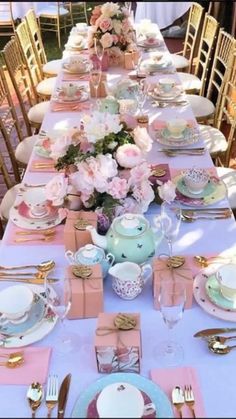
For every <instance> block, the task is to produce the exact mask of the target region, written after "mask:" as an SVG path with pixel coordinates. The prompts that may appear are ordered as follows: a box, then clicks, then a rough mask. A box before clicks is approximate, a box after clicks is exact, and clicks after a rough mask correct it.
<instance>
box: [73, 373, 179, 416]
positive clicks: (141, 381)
mask: <svg viewBox="0 0 236 419" xmlns="http://www.w3.org/2000/svg"><path fill="white" fill-rule="evenodd" d="M116 382H126V383H130V384H133V385H134V386H135V387H137V388H138V389H139V390H140V391H144V392H145V393H146V394H147V395H148V396H149V397H150V399H151V400H152V402H153V403H154V404H155V406H156V417H158V418H173V417H174V414H173V410H172V406H171V403H170V401H169V399H168V397H167V395H166V394H165V393H164V391H163V390H162V389H161V388H160V387H159V386H158V385H157V384H154V383H153V382H152V381H151V380H148V379H147V378H145V377H143V376H142V375H139V374H135V373H128V372H127V373H119V372H117V373H114V374H109V375H106V376H104V377H102V378H100V379H99V380H97V381H95V382H93V383H92V384H90V385H89V386H88V387H87V388H86V389H85V390H84V391H83V392H82V393H81V395H80V396H79V398H78V399H77V401H76V403H75V405H74V408H73V411H72V416H71V417H72V418H86V416H87V409H88V406H89V404H90V402H91V401H92V400H93V399H94V397H95V396H96V394H97V393H99V392H100V391H101V390H102V389H103V388H104V387H105V386H107V385H108V384H112V383H116Z"/></svg>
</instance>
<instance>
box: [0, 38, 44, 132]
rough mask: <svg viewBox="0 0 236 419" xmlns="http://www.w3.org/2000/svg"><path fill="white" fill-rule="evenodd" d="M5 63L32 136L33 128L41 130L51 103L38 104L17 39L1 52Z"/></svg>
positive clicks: (11, 41)
mask: <svg viewBox="0 0 236 419" xmlns="http://www.w3.org/2000/svg"><path fill="white" fill-rule="evenodd" d="M1 56H2V60H3V63H4V64H5V65H6V68H7V70H8V73H9V76H10V79H11V82H12V84H13V87H14V90H15V92H16V95H17V99H18V102H19V106H20V109H21V112H22V115H23V118H24V122H25V125H26V129H27V135H29V136H30V135H32V130H31V127H32V128H34V129H35V130H37V131H38V130H39V128H40V126H41V124H42V121H43V118H44V115H45V113H46V112H47V111H48V109H49V106H50V102H49V101H45V102H41V103H38V97H37V95H36V93H35V88H34V85H33V81H32V76H31V73H30V72H29V71H28V66H27V63H26V61H25V59H24V57H23V55H22V52H21V49H20V46H19V43H18V41H17V39H16V37H13V38H12V39H11V40H10V41H9V42H8V43H7V44H6V45H5V47H4V49H3V50H2V51H1Z"/></svg>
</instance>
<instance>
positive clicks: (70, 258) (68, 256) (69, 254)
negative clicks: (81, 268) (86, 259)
mask: <svg viewBox="0 0 236 419" xmlns="http://www.w3.org/2000/svg"><path fill="white" fill-rule="evenodd" d="M65 257H66V259H67V260H68V262H69V264H70V265H74V264H75V259H74V253H73V252H72V251H71V250H67V251H66V252H65Z"/></svg>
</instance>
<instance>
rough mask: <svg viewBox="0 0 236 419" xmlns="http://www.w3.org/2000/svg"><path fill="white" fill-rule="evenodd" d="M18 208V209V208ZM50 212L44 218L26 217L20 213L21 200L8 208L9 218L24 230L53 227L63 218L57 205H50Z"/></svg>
mask: <svg viewBox="0 0 236 419" xmlns="http://www.w3.org/2000/svg"><path fill="white" fill-rule="evenodd" d="M19 208H20V210H19ZM50 208H51V209H50V212H49V213H48V214H47V216H46V217H44V218H32V217H29V218H27V216H25V215H26V213H25V212H24V211H23V213H24V214H25V215H21V214H22V201H21V202H19V204H16V205H14V206H13V207H11V209H10V213H9V219H10V220H11V221H12V222H13V223H14V224H15V225H16V226H17V227H20V228H23V229H26V230H45V229H47V228H48V227H54V226H57V225H58V224H60V223H61V222H62V220H63V218H62V217H61V216H60V212H59V210H58V208H57V207H52V206H50Z"/></svg>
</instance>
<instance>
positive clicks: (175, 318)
mask: <svg viewBox="0 0 236 419" xmlns="http://www.w3.org/2000/svg"><path fill="white" fill-rule="evenodd" d="M185 301H186V288H185V284H184V281H183V280H181V279H177V278H174V277H172V278H171V279H165V278H163V279H162V281H161V285H160V291H159V295H158V302H159V306H160V313H161V316H162V319H163V320H164V323H165V324H166V325H167V327H168V331H169V334H170V331H171V330H172V329H173V328H174V327H175V326H176V324H177V323H178V322H179V321H180V320H181V319H182V316H183V313H184V306H185ZM154 356H155V359H157V358H158V360H159V361H160V364H161V365H165V366H174V365H178V364H180V363H181V362H182V361H183V358H184V351H183V348H182V346H181V345H180V344H179V343H177V342H175V341H174V340H172V339H171V338H169V339H168V340H167V341H164V342H161V343H160V344H159V345H158V346H157V347H156V348H155V349H154Z"/></svg>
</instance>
